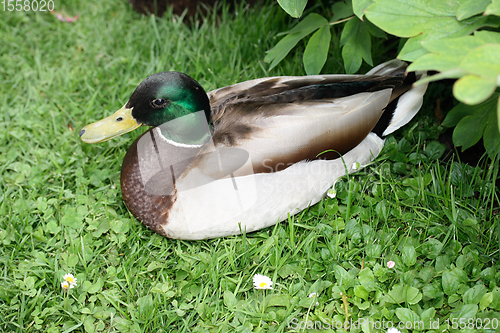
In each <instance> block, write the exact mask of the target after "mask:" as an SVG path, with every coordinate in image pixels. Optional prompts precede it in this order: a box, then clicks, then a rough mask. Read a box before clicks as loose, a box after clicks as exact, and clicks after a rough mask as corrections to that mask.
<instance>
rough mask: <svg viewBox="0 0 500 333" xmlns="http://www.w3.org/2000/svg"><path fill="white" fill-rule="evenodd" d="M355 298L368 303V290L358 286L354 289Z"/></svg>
mask: <svg viewBox="0 0 500 333" xmlns="http://www.w3.org/2000/svg"><path fill="white" fill-rule="evenodd" d="M354 296H356V297H359V298H362V299H364V300H365V301H367V300H368V296H369V293H368V291H367V290H366V288H365V287H363V286H361V285H357V286H355V287H354Z"/></svg>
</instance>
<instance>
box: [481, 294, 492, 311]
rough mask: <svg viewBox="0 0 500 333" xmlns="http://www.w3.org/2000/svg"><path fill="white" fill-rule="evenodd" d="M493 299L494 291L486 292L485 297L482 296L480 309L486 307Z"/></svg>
mask: <svg viewBox="0 0 500 333" xmlns="http://www.w3.org/2000/svg"><path fill="white" fill-rule="evenodd" d="M492 301H493V293H486V294H484V295H483V298H481V301H479V311H483V310H484V309H486V308H487V307H488V306H489V305H490V304H491V302H492Z"/></svg>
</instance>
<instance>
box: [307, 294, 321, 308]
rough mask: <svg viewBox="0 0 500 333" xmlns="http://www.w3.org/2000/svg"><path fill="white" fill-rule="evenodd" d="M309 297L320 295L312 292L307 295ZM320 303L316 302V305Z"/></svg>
mask: <svg viewBox="0 0 500 333" xmlns="http://www.w3.org/2000/svg"><path fill="white" fill-rule="evenodd" d="M307 297H309V298H313V297H318V293H310V294H309V296H307ZM318 305H319V302H316V306H318Z"/></svg>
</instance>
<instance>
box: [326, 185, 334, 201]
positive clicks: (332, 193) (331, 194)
mask: <svg viewBox="0 0 500 333" xmlns="http://www.w3.org/2000/svg"><path fill="white" fill-rule="evenodd" d="M326 195H327V196H328V197H329V198H332V199H333V198H335V197H336V196H337V191H335V189H333V188H331V189H329V190H328V192H326Z"/></svg>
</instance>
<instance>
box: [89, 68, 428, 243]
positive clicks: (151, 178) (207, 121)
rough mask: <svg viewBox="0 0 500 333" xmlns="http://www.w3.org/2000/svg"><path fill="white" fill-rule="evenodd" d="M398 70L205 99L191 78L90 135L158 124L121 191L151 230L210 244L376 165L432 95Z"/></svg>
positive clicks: (125, 171)
mask: <svg viewBox="0 0 500 333" xmlns="http://www.w3.org/2000/svg"><path fill="white" fill-rule="evenodd" d="M405 71H406V63H404V62H402V61H399V60H392V61H389V62H387V63H384V64H382V65H379V66H377V67H375V68H374V69H372V70H371V71H370V72H368V73H367V74H366V75H313V76H287V77H269V78H262V79H255V80H250V81H246V82H242V83H238V84H234V85H232V86H228V87H224V88H220V89H217V90H214V91H211V92H209V93H208V94H207V93H205V91H204V89H203V87H202V86H201V85H200V84H199V83H198V82H196V81H195V80H194V79H192V78H191V77H189V76H188V75H186V74H182V73H178V72H163V73H158V74H153V75H151V76H149V77H148V78H146V79H145V80H144V81H143V82H142V83H140V84H139V86H138V87H137V88H136V89H135V91H134V92H133V94H132V96H131V97H130V99H129V100H128V102H127V103H126V104H125V105H124V106H123V107H122V108H121V109H119V110H118V111H117V112H116V113H115V114H113V115H111V116H109V117H107V118H105V119H103V120H101V121H98V122H96V123H93V124H91V125H88V126H86V127H84V128H83V129H82V130H81V132H80V137H81V139H82V140H83V141H84V142H87V143H96V142H103V141H106V140H109V139H111V138H113V137H116V136H118V135H122V134H124V133H127V132H129V131H131V130H133V129H135V128H137V127H139V126H141V125H147V126H152V128H151V129H149V130H148V131H146V132H145V133H144V134H142V135H141V136H140V137H139V138H138V139H137V140H135V142H134V143H133V144H132V146H131V147H130V148H129V150H128V151H127V154H126V155H125V158H124V160H123V165H122V169H121V190H122V194H123V199H124V201H125V204H126V205H127V207H128V209H129V210H130V212H131V213H132V214H133V215H134V216H135V217H136V218H137V219H139V220H140V221H142V222H143V223H144V225H146V226H147V227H148V228H150V229H152V230H153V231H155V232H157V233H159V234H161V235H163V236H166V237H169V238H176V239H188V240H196V239H207V238H215V237H221V236H228V235H236V234H240V233H242V232H252V231H255V230H259V229H262V228H265V227H269V226H272V225H274V224H276V223H277V222H279V221H282V220H284V219H286V218H287V217H288V216H290V215H293V214H296V213H297V212H300V211H301V210H303V209H305V208H307V207H309V206H310V205H312V204H315V203H317V202H318V201H319V200H321V199H322V198H323V197H324V196H325V194H326V192H327V191H328V190H329V189H330V188H331V187H332V185H333V184H334V183H335V181H336V180H337V179H338V178H339V177H342V176H344V175H346V174H347V173H349V172H351V171H353V170H356V169H357V167H358V166H364V165H366V164H368V163H369V162H370V161H372V160H373V159H374V158H375V157H376V156H377V155H378V154H379V153H380V151H381V150H382V147H383V145H384V138H385V136H386V135H388V134H390V133H392V132H394V131H395V130H396V129H398V128H399V127H401V126H403V125H404V124H406V123H407V122H408V121H409V120H410V119H411V118H412V117H413V116H414V115H415V114H416V113H417V112H418V110H419V109H420V107H421V105H422V97H423V94H424V92H425V90H426V86H425V85H419V86H415V87H412V84H413V82H414V81H415V80H416V79H417V78H418V77H419V76H420V75H421V74H415V73H410V74H408V75H407V73H406V72H405Z"/></svg>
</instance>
